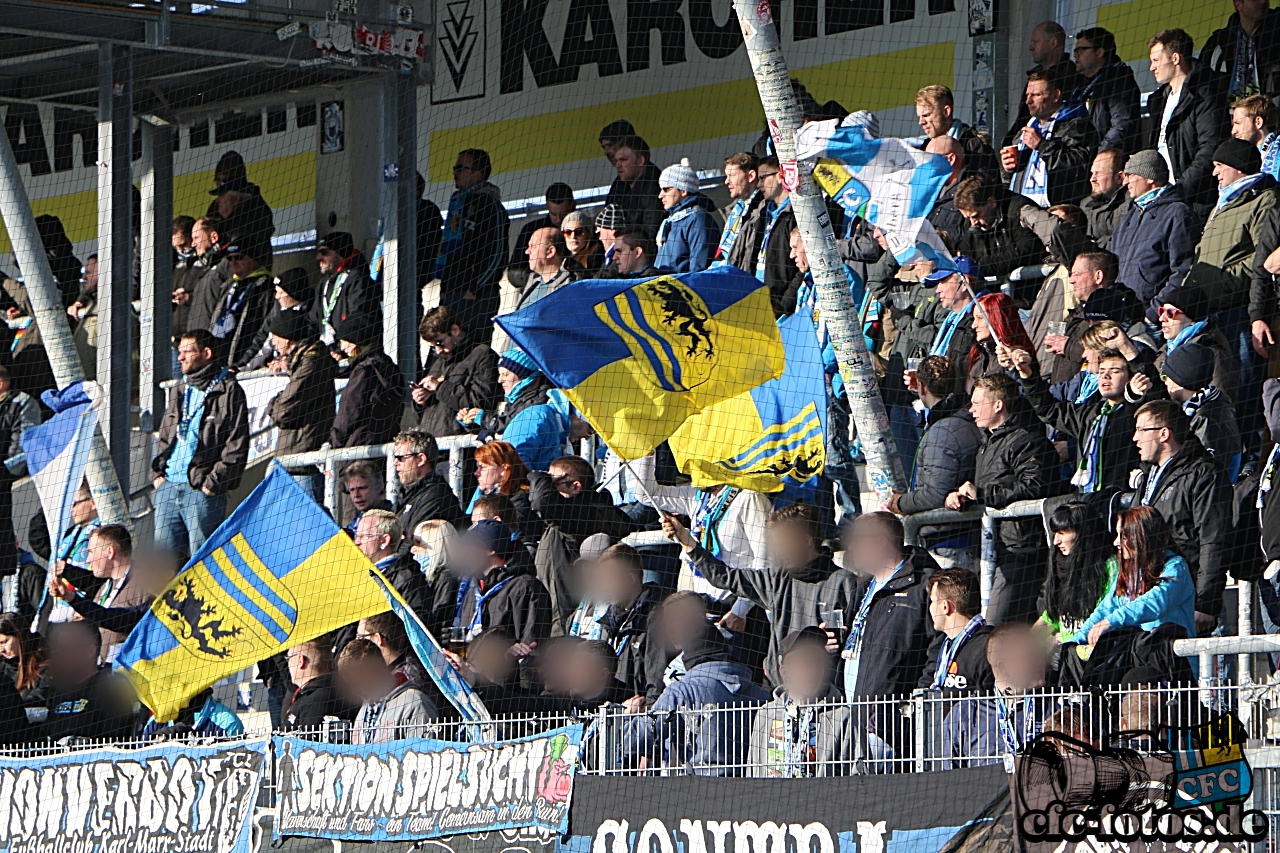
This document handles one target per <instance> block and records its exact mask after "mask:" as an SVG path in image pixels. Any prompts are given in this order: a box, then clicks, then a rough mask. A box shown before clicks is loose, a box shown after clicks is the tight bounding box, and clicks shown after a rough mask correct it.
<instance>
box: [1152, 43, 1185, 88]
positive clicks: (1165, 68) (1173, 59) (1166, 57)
mask: <svg viewBox="0 0 1280 853" xmlns="http://www.w3.org/2000/svg"><path fill="white" fill-rule="evenodd" d="M1150 58H1151V74H1152V75H1153V76H1154V77H1155V78H1156V82H1157V83H1159V84H1160V85H1162V86H1163V85H1164V84H1165V83H1168V82H1169V81H1170V80H1172V79H1173V78H1174V77H1175V76H1176V75H1177V73H1178V61H1179V60H1180V59H1181V57H1180V56H1178V54H1176V53H1170V52H1169V51H1168V50H1166V49H1165V46H1164V45H1162V44H1157V45H1155V46H1154V47H1152V48H1151V54H1150Z"/></svg>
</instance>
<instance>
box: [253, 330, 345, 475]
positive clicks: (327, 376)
mask: <svg viewBox="0 0 1280 853" xmlns="http://www.w3.org/2000/svg"><path fill="white" fill-rule="evenodd" d="M271 343H272V346H274V347H275V351H276V352H278V353H279V354H280V358H281V359H282V360H283V361H284V362H285V369H286V370H287V371H288V375H289V384H288V385H286V386H285V387H284V390H283V391H281V392H280V393H279V394H277V395H276V396H275V397H274V398H273V399H272V400H271V402H270V403H268V404H267V417H269V418H271V423H273V424H274V425H275V426H276V427H278V428H279V429H280V437H279V439H278V440H277V441H276V456H277V457H279V456H284V455H286V454H289V453H307V452H310V451H312V450H319V449H320V447H321V445H323V444H324V443H325V442H326V441H328V440H329V431H330V430H331V429H332V428H333V395H334V386H333V383H334V380H335V379H337V378H338V363H337V362H336V361H334V360H333V357H332V356H331V355H329V349H328V347H326V346H325V345H324V344H322V343H321V342H320V329H319V328H318V327H317V326H316V324H315V322H314V321H313V320H312V319H311V318H310V317H308V316H307V315H306V314H303V313H301V312H299V311H284V312H282V313H280V314H277V315H276V316H275V318H274V319H273V320H272V322H271ZM288 471H289V476H291V477H293V479H294V481H295V482H297V484H298V485H299V486H301V487H302V488H303V489H304V490H306V492H307V493H308V494H310V495H311V497H313V498H315V499H317V500H319V499H320V497H321V489H322V488H323V487H324V481H323V477H322V475H321V474H320V472H319V471H318V470H317V469H316V467H315V466H314V465H308V466H306V467H303V468H290V469H288Z"/></svg>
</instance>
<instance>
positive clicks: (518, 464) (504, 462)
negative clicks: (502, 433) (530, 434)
mask: <svg viewBox="0 0 1280 853" xmlns="http://www.w3.org/2000/svg"><path fill="white" fill-rule="evenodd" d="M482 495H506V496H507V497H508V498H510V499H511V503H512V505H513V506H515V509H516V517H515V518H514V519H509V518H504V519H503V521H505V522H506V523H507V524H508V525H510V526H511V527H512V528H513V529H515V528H520V527H522V526H523V525H524V524H525V523H526V522H527V521H528V519H529V517H530V514H531V509H530V507H529V469H528V468H527V467H526V466H525V464H524V461H523V460H521V459H520V454H519V453H517V452H516V449H515V446H514V445H511V444H508V443H507V442H505V441H489V442H486V443H484V444H482V445H480V446H479V447H477V448H476V490H475V493H474V494H473V495H472V496H471V502H470V503H469V504H467V515H470V514H471V511H472V509H474V508H475V505H476V501H478V500H480V497H481V496H482Z"/></svg>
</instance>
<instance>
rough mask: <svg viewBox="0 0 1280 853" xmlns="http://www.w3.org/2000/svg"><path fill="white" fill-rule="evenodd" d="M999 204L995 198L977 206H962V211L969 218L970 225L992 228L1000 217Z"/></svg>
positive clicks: (979, 227)
mask: <svg viewBox="0 0 1280 853" xmlns="http://www.w3.org/2000/svg"><path fill="white" fill-rule="evenodd" d="M998 207H999V205H998V204H997V203H996V200H995V199H991V200H989V201H984V202H983V203H982V204H980V205H978V206H977V207H969V208H962V209H961V210H960V213H961V214H963V216H964V218H965V219H967V220H969V225H971V226H972V227H974V228H978V229H986V228H990V227H991V226H992V225H994V224H995V223H996V221H997V220H998V219H999V217H1000V212H999V210H998Z"/></svg>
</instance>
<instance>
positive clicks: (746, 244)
mask: <svg viewBox="0 0 1280 853" xmlns="http://www.w3.org/2000/svg"><path fill="white" fill-rule="evenodd" d="M756 179H757V180H759V182H760V194H761V195H762V196H763V197H764V202H763V203H762V204H759V205H757V206H756V209H755V210H754V211H753V212H752V214H751V216H750V217H749V218H748V219H747V221H746V223H745V224H744V225H743V226H742V230H741V231H739V232H738V239H737V241H736V242H735V243H734V244H733V250H732V251H731V252H730V253H729V263H730V264H732V265H733V266H735V267H737V268H738V269H740V270H742V271H743V272H748V273H751V274H752V275H754V276H755V277H756V278H758V279H760V280H761V281H763V282H764V283H765V286H767V287H768V288H769V294H770V296H771V298H772V299H773V301H774V304H775V306H776V305H777V304H778V303H779V301H780V300H781V298H782V295H783V294H784V293H786V290H787V286H788V285H790V283H791V280H792V279H794V278H795V277H796V272H797V271H798V269H799V268H798V267H797V266H796V262H795V261H794V260H793V259H792V257H791V231H792V229H794V228H795V227H796V215H795V213H794V212H793V211H792V210H791V194H790V192H789V191H788V190H787V188H786V187H785V186H783V183H782V174H781V168H780V166H779V165H778V158H777V157H772V156H770V157H764V158H761V160H760V165H759V166H758V167H757V168H756ZM832 224H833V225H834V224H835V220H832ZM775 313H777V312H776V309H775Z"/></svg>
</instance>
